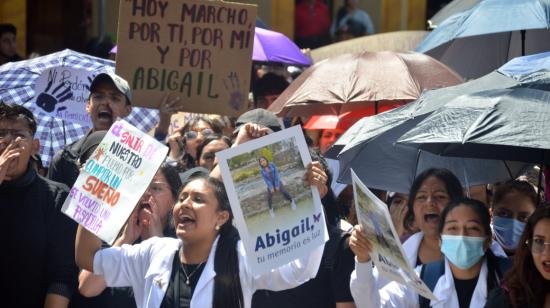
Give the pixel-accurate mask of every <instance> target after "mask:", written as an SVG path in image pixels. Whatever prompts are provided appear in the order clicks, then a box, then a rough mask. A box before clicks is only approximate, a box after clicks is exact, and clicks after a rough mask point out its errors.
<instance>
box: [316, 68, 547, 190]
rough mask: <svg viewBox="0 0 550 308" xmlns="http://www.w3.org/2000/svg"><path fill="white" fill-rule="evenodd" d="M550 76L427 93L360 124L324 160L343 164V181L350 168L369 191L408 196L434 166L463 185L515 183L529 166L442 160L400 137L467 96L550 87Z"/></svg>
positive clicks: (488, 80)
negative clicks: (452, 174) (418, 179)
mask: <svg viewBox="0 0 550 308" xmlns="http://www.w3.org/2000/svg"><path fill="white" fill-rule="evenodd" d="M549 86H550V73H548V72H546V73H545V74H542V73H540V72H538V73H533V74H529V75H525V76H521V77H515V76H514V77H510V76H507V75H504V74H502V73H500V72H493V73H491V74H489V75H487V76H484V77H482V78H479V79H477V80H472V81H469V82H467V83H463V84H460V85H456V86H453V87H448V88H442V89H436V90H432V91H428V92H425V93H424V94H422V96H421V97H420V98H419V99H418V100H416V101H414V102H412V103H409V104H407V105H405V106H402V107H399V108H397V109H394V110H391V111H388V112H384V113H381V114H379V115H375V116H371V117H366V118H363V119H361V120H360V121H359V122H357V123H356V124H355V125H353V126H352V127H351V128H350V129H348V130H347V131H346V133H344V135H342V137H340V139H339V140H338V141H337V142H336V143H335V144H334V145H333V146H332V147H331V148H330V149H329V150H328V151H327V153H326V154H325V156H327V157H330V158H336V157H337V158H338V159H339V160H340V162H341V165H340V166H341V170H340V174H341V176H340V178H339V181H341V182H349V181H350V180H351V179H350V168H353V169H354V170H356V172H357V173H358V174H359V175H360V176H361V177H362V179H363V180H365V181H366V183H367V185H369V186H370V187H375V188H379V189H388V190H392V191H401V192H406V191H407V190H408V188H409V187H410V185H411V183H412V181H413V180H414V177H415V176H416V175H417V174H418V173H419V172H421V171H423V170H424V169H426V168H429V167H445V168H447V169H449V170H451V171H453V172H455V174H456V175H457V176H458V177H459V179H460V180H461V181H462V184H463V185H464V186H468V185H474V184H482V183H492V182H495V181H500V180H506V179H511V178H514V177H515V176H517V175H518V172H519V170H521V169H523V167H525V166H526V164H522V163H516V162H503V161H493V160H490V161H487V160H475V159H473V160H462V159H461V158H453V157H442V156H438V155H433V154H431V153H429V152H427V151H424V150H422V148H421V147H420V145H411V144H407V145H403V144H396V142H397V140H398V138H400V137H401V136H402V135H403V134H404V133H406V132H408V131H409V130H410V129H412V128H414V127H415V126H416V125H417V124H418V123H420V122H421V121H422V120H423V119H425V118H426V117H427V116H428V115H429V114H431V113H433V112H435V111H436V110H439V109H440V108H442V107H443V106H445V104H446V102H448V101H450V100H452V99H454V98H456V97H459V96H460V95H463V94H467V93H476V92H479V91H483V90H489V89H501V88H514V87H515V88H520V87H523V88H527V87H534V88H543V89H544V88H545V87H546V88H547V87H549Z"/></svg>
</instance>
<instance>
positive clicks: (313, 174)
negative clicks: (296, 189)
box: [303, 161, 329, 198]
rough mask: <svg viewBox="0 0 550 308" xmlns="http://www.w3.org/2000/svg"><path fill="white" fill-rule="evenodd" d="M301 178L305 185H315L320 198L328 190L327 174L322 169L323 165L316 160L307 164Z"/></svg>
mask: <svg viewBox="0 0 550 308" xmlns="http://www.w3.org/2000/svg"><path fill="white" fill-rule="evenodd" d="M303 180H304V183H305V185H314V186H316V187H317V189H318V190H319V195H321V198H323V197H324V196H325V195H326V194H327V192H328V190H329V187H328V186H327V180H328V176H327V174H326V173H325V170H323V166H322V165H321V163H320V162H318V161H314V162H311V163H309V164H308V165H307V168H306V173H305V174H304V177H303Z"/></svg>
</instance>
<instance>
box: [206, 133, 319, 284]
mask: <svg viewBox="0 0 550 308" xmlns="http://www.w3.org/2000/svg"><path fill="white" fill-rule="evenodd" d="M216 156H217V157H218V160H219V166H220V170H221V173H222V177H223V183H224V185H225V188H226V190H227V196H228V197H229V202H230V203H231V210H232V211H233V215H234V217H235V218H234V219H235V221H234V222H235V225H236V226H237V229H238V230H239V234H240V236H241V240H242V241H243V244H244V248H245V250H246V258H247V263H248V265H249V266H250V268H251V271H252V272H253V273H254V274H255V275H260V274H262V273H266V272H269V271H270V270H272V269H275V268H278V267H279V266H282V265H285V264H287V263H289V262H291V261H293V260H296V259H298V258H300V257H304V256H306V255H308V254H309V253H310V252H311V251H313V250H314V249H315V248H317V247H319V246H320V245H323V243H325V242H326V241H327V240H328V232H327V228H326V224H325V216H324V213H323V205H322V204H321V198H320V196H319V192H318V191H317V188H316V187H314V186H305V185H304V183H303V180H302V178H303V176H304V173H305V171H306V169H305V166H306V165H307V164H308V163H310V162H311V157H310V156H309V150H308V148H307V145H306V142H305V139H304V135H303V134H302V130H301V129H300V127H299V126H294V127H292V128H289V129H285V130H283V131H280V132H277V133H274V134H270V135H267V136H264V137H262V138H258V139H255V140H252V141H248V142H246V143H244V144H242V145H240V146H238V147H236V148H231V149H227V150H224V151H221V152H218V153H216ZM263 159H265V163H263V165H262V162H263ZM262 169H263V170H265V171H262Z"/></svg>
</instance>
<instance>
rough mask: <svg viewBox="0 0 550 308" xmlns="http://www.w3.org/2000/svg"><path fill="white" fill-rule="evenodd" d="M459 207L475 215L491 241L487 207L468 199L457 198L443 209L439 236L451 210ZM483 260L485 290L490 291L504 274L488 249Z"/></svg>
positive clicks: (491, 235)
mask: <svg viewBox="0 0 550 308" xmlns="http://www.w3.org/2000/svg"><path fill="white" fill-rule="evenodd" d="M461 206H465V207H468V208H470V209H471V210H472V211H474V212H475V213H476V215H477V217H478V218H479V220H480V223H481V225H482V226H483V231H484V233H485V237H486V238H488V239H492V238H493V233H492V231H491V215H490V214H489V209H488V208H487V206H485V204H484V203H483V202H481V201H479V200H475V199H470V198H458V199H456V200H454V201H451V202H450V203H449V204H448V205H447V207H445V208H444V209H443V211H442V212H441V219H440V220H439V226H438V231H439V234H441V233H442V232H443V228H444V227H445V220H446V219H447V216H448V215H449V213H450V212H451V211H452V210H453V209H455V208H457V207H461ZM485 258H486V259H487V272H488V273H489V274H488V275H487V290H489V291H490V290H492V289H493V288H495V287H497V286H498V281H499V279H500V278H501V277H502V276H503V274H504V273H503V272H502V269H501V267H500V266H499V261H498V258H497V257H496V256H495V255H494V253H493V252H492V251H491V248H490V247H489V248H487V250H486V251H485Z"/></svg>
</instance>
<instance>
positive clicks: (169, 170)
mask: <svg viewBox="0 0 550 308" xmlns="http://www.w3.org/2000/svg"><path fill="white" fill-rule="evenodd" d="M159 170H160V172H162V175H164V177H165V178H166V181H168V185H169V186H170V192H171V193H172V197H174V200H178V193H179V191H180V189H181V179H180V176H179V174H178V170H177V169H176V167H174V166H172V165H170V164H168V163H165V162H164V163H162V165H160V168H159Z"/></svg>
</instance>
